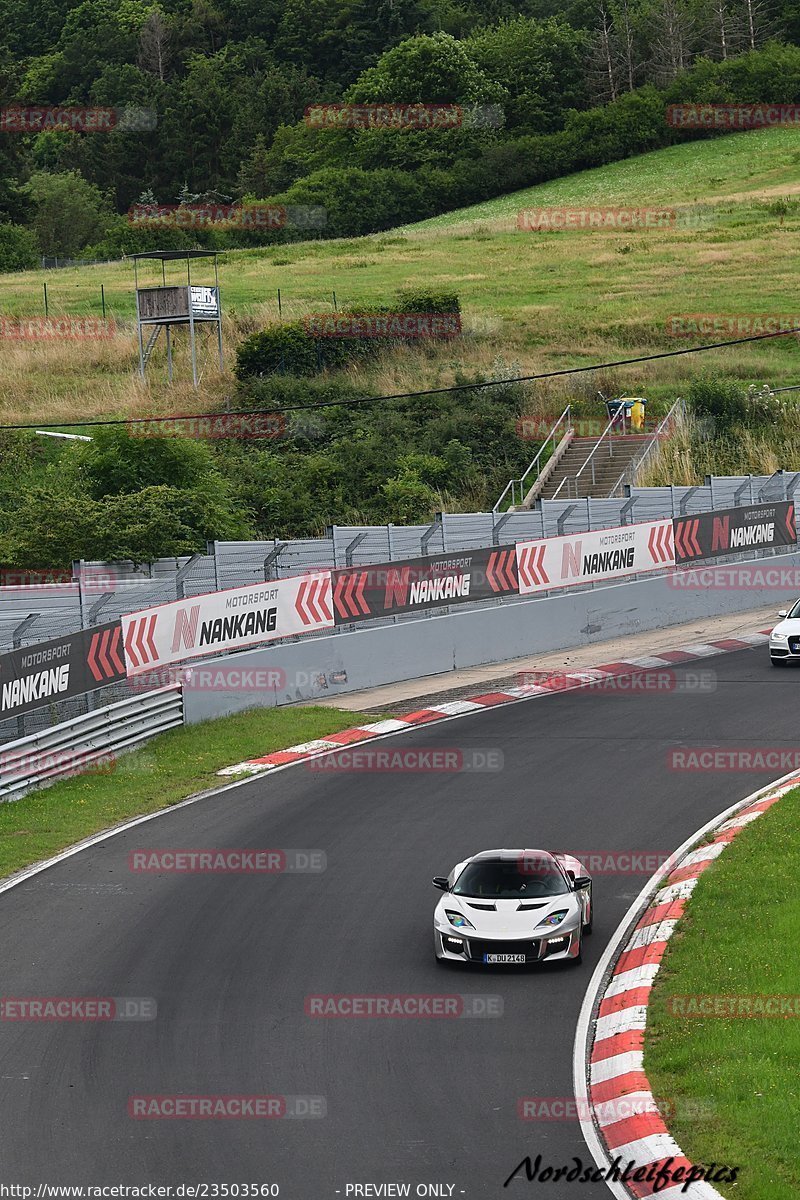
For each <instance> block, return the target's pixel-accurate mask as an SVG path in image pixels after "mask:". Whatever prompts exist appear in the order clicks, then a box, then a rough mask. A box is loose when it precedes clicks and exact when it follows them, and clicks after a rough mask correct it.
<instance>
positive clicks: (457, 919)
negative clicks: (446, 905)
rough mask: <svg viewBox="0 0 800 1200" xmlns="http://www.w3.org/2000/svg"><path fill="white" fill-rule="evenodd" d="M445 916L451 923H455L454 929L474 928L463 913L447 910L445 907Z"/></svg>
mask: <svg viewBox="0 0 800 1200" xmlns="http://www.w3.org/2000/svg"><path fill="white" fill-rule="evenodd" d="M445 916H446V917H447V919H448V921H449V922H450V924H451V925H455V927H456V929H474V928H475V926H474V925H473V924H472V922H471V921H469V920H467V918H466V917H465V916H464V914H463V913H459V912H448V911H447V909H445Z"/></svg>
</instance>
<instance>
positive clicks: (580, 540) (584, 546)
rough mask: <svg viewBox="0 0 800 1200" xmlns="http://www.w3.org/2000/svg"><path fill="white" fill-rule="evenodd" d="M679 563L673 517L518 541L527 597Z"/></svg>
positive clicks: (521, 586)
mask: <svg viewBox="0 0 800 1200" xmlns="http://www.w3.org/2000/svg"><path fill="white" fill-rule="evenodd" d="M674 565H675V548H674V545H673V539H672V521H671V520H668V521H648V522H645V523H643V524H641V525H621V526H619V527H617V528H615V529H596V530H594V531H593V532H592V533H573V534H569V535H568V536H567V537H554V538H545V539H543V540H542V541H537V542H517V569H518V572H519V593H520V595H521V596H529V595H531V594H533V593H534V592H543V591H546V590H547V589H549V588H562V587H574V586H576V585H578V584H586V583H594V582H596V581H598V580H602V579H617V578H622V577H623V576H625V575H636V574H638V573H640V572H643V571H660V570H663V569H664V568H665V567H674Z"/></svg>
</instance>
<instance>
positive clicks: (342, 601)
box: [327, 571, 372, 617]
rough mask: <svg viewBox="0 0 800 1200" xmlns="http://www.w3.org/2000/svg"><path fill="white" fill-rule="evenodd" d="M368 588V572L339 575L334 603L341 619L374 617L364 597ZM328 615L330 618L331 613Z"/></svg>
mask: <svg viewBox="0 0 800 1200" xmlns="http://www.w3.org/2000/svg"><path fill="white" fill-rule="evenodd" d="M366 586H367V572H366V571H353V572H352V573H351V574H349V575H339V577H338V578H337V580H336V585H335V588H334V592H333V603H334V607H335V608H336V611H337V613H338V614H339V616H340V617H362V616H363V617H369V616H371V615H372V614H371V612H370V608H369V605H368V604H367V601H366V598H365V596H364V588H365V587H366ZM327 615H328V616H330V613H328V614H327Z"/></svg>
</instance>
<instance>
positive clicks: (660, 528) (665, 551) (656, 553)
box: [647, 525, 674, 563]
mask: <svg viewBox="0 0 800 1200" xmlns="http://www.w3.org/2000/svg"><path fill="white" fill-rule="evenodd" d="M647 548H648V550H649V551H650V557H651V558H652V560H653V562H657V563H667V562H671V561H672V559H673V557H674V551H673V545H672V526H671V525H654V526H653V528H652V529H651V530H650V536H649V537H648V539H647Z"/></svg>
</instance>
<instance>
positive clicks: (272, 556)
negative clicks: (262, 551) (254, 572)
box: [264, 538, 286, 583]
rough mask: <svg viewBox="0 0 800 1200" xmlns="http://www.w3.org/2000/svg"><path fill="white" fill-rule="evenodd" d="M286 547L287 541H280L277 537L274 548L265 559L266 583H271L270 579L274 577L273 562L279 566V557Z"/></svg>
mask: <svg viewBox="0 0 800 1200" xmlns="http://www.w3.org/2000/svg"><path fill="white" fill-rule="evenodd" d="M285 547H286V542H279V541H278V539H277V538H275V547H274V549H272V550H270V552H269V554H268V555H267V557H266V558H265V559H264V583H269V581H270V580H271V579H272V566H273V563H274V564H275V566H276V567H277V563H278V557H279V556H280V553H281V551H282V550H284V549H285Z"/></svg>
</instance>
